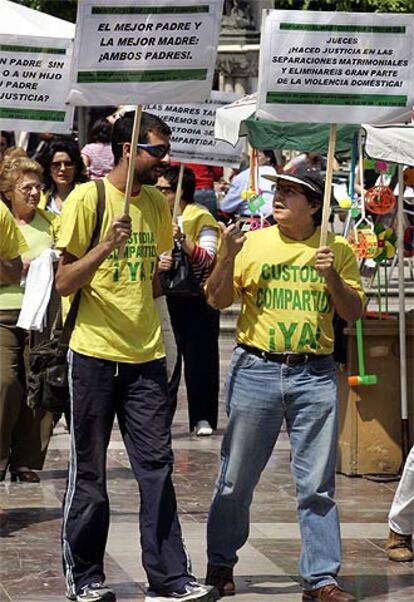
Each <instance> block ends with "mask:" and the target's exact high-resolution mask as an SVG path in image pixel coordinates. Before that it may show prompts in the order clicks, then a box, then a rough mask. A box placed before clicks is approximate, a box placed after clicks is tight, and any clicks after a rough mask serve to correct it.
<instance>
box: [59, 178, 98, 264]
mask: <svg viewBox="0 0 414 602" xmlns="http://www.w3.org/2000/svg"><path fill="white" fill-rule="evenodd" d="M97 201H98V197H97V190H96V186H95V184H94V183H93V182H88V183H87V184H84V185H81V186H77V187H76V188H75V189H74V190H73V191H72V192H71V193H70V195H69V196H68V198H67V199H66V201H65V202H64V204H63V210H62V213H61V216H60V229H59V238H58V242H57V245H56V246H57V248H58V249H66V251H67V252H68V253H70V254H71V255H74V256H75V257H77V258H78V259H79V258H80V257H83V255H85V253H86V251H87V249H88V247H89V244H90V241H91V236H92V233H93V229H94V227H95V223H96V205H97Z"/></svg>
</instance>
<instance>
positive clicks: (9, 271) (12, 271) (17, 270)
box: [0, 257, 23, 284]
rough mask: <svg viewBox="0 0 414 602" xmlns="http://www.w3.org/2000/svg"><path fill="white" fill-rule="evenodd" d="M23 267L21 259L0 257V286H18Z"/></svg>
mask: <svg viewBox="0 0 414 602" xmlns="http://www.w3.org/2000/svg"><path fill="white" fill-rule="evenodd" d="M22 266H23V264H22V260H21V258H20V257H15V258H14V259H5V258H4V257H0V284H18V283H19V282H20V278H21V275H22Z"/></svg>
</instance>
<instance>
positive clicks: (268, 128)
mask: <svg viewBox="0 0 414 602" xmlns="http://www.w3.org/2000/svg"><path fill="white" fill-rule="evenodd" d="M244 125H245V127H246V129H247V138H248V140H249V143H250V144H251V146H252V147H253V148H257V149H261V150H264V149H269V148H271V149H276V148H280V149H287V150H298V151H306V152H310V151H317V152H320V153H322V154H326V153H327V152H328V142H329V124H326V123H293V122H289V121H269V120H266V119H260V120H259V119H257V118H256V116H255V115H252V116H251V117H249V118H248V119H246V120H245V121H244ZM359 127H360V126H359V125H353V124H352V125H350V124H338V125H337V128H336V146H335V152H338V153H341V152H349V151H350V150H351V148H352V143H353V139H354V134H355V133H356V132H357V131H358V130H359Z"/></svg>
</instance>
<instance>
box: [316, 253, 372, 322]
mask: <svg viewBox="0 0 414 602" xmlns="http://www.w3.org/2000/svg"><path fill="white" fill-rule="evenodd" d="M333 265H334V253H333V251H332V249H330V247H320V248H319V249H318V250H317V251H316V261H315V268H316V269H317V270H318V272H319V273H320V274H322V275H323V276H324V277H325V281H326V285H327V287H328V290H329V292H330V294H331V297H332V301H333V304H334V307H335V310H336V312H337V314H339V316H340V317H341V318H342V319H343V320H346V321H347V322H355V320H358V318H360V317H361V316H362V314H363V310H364V308H363V306H362V302H361V298H360V296H359V294H358V292H357V291H356V290H355V289H353V288H352V287H350V286H349V285H348V284H346V282H344V281H343V280H342V278H341V277H340V275H339V274H338V272H337V271H336V270H335V269H334V267H333Z"/></svg>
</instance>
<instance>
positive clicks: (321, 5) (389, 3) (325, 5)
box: [275, 0, 414, 13]
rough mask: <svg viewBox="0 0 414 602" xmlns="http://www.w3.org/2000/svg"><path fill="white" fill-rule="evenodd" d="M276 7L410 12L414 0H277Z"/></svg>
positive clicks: (365, 11)
mask: <svg viewBox="0 0 414 602" xmlns="http://www.w3.org/2000/svg"><path fill="white" fill-rule="evenodd" d="M275 8H279V9H294V10H318V11H321V10H322V11H323V10H330V11H333V12H335V11H337V12H349V13H372V12H376V13H410V12H414V4H413V0H275Z"/></svg>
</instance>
